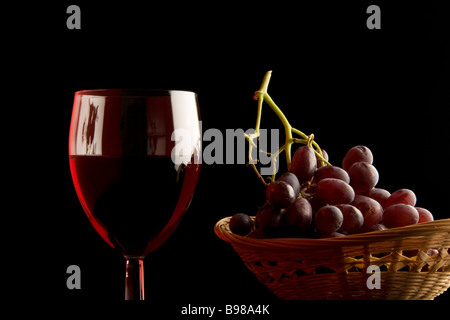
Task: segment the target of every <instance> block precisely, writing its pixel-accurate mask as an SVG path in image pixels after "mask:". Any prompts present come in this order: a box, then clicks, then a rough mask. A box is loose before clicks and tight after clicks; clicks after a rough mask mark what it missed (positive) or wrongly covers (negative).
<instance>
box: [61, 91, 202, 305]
mask: <svg viewBox="0 0 450 320" xmlns="http://www.w3.org/2000/svg"><path fill="white" fill-rule="evenodd" d="M200 130H201V128H200V121H199V112H198V105H197V97H196V94H195V93H193V92H188V91H174V90H171V91H168V90H118V89H114V90H84V91H79V92H76V93H75V99H74V106H73V113H72V121H71V128H70V137H69V162H70V170H71V173H72V179H73V182H74V186H75V190H76V192H77V195H78V198H79V200H80V202H81V205H82V207H83V209H84V211H85V213H86V214H87V216H88V218H89V221H90V222H91V224H92V225H93V227H94V228H95V230H96V231H97V232H98V233H99V234H100V236H101V237H102V238H103V239H104V240H105V241H106V242H107V243H108V244H109V245H110V246H112V247H113V248H115V249H117V250H119V251H120V252H121V253H122V254H123V255H124V257H125V259H126V281H125V299H144V283H143V276H144V272H143V259H144V257H145V256H146V255H147V254H148V253H150V252H152V251H153V250H155V249H156V248H158V247H159V246H160V245H161V244H162V243H164V241H165V240H166V239H167V238H168V237H169V236H170V235H171V234H172V232H173V231H174V230H175V228H176V227H177V226H178V224H179V222H180V221H181V218H182V216H183V214H184V213H185V211H186V210H187V208H188V206H189V204H190V202H191V200H192V197H193V194H194V190H195V187H196V184H197V180H198V177H199V173H200V153H201V134H200Z"/></svg>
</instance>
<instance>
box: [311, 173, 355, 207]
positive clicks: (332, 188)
mask: <svg viewBox="0 0 450 320" xmlns="http://www.w3.org/2000/svg"><path fill="white" fill-rule="evenodd" d="M314 197H316V198H317V199H318V200H319V201H320V202H322V203H325V204H331V205H335V204H345V203H351V202H352V201H353V199H354V198H355V192H354V191H353V189H352V187H350V185H349V184H348V183H346V182H345V181H342V180H339V179H334V178H325V179H323V180H320V181H319V182H318V183H317V186H316V192H315V194H314Z"/></svg>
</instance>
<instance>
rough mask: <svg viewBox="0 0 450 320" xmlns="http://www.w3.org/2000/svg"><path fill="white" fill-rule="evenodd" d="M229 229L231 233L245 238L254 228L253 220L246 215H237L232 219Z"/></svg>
mask: <svg viewBox="0 0 450 320" xmlns="http://www.w3.org/2000/svg"><path fill="white" fill-rule="evenodd" d="M229 227H230V230H231V232H233V233H235V234H238V235H241V236H245V235H246V234H248V233H249V232H250V231H251V230H252V227H253V220H252V219H251V218H250V217H249V216H248V215H246V214H245V213H236V214H235V215H234V216H232V217H231V219H230V223H229Z"/></svg>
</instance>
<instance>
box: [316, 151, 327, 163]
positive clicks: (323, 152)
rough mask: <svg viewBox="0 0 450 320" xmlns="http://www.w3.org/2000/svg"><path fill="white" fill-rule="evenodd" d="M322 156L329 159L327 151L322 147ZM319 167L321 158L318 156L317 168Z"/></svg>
mask: <svg viewBox="0 0 450 320" xmlns="http://www.w3.org/2000/svg"><path fill="white" fill-rule="evenodd" d="M322 157H323V158H324V159H325V160H327V161H328V160H329V158H328V153H327V152H326V151H325V150H324V149H322ZM324 165H325V166H326V164H324ZM320 167H322V163H321V160H320V159H319V158H317V168H320Z"/></svg>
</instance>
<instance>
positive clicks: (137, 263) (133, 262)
mask: <svg viewBox="0 0 450 320" xmlns="http://www.w3.org/2000/svg"><path fill="white" fill-rule="evenodd" d="M125 260H126V269H125V271H126V272H125V300H144V258H143V257H136V256H125Z"/></svg>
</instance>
